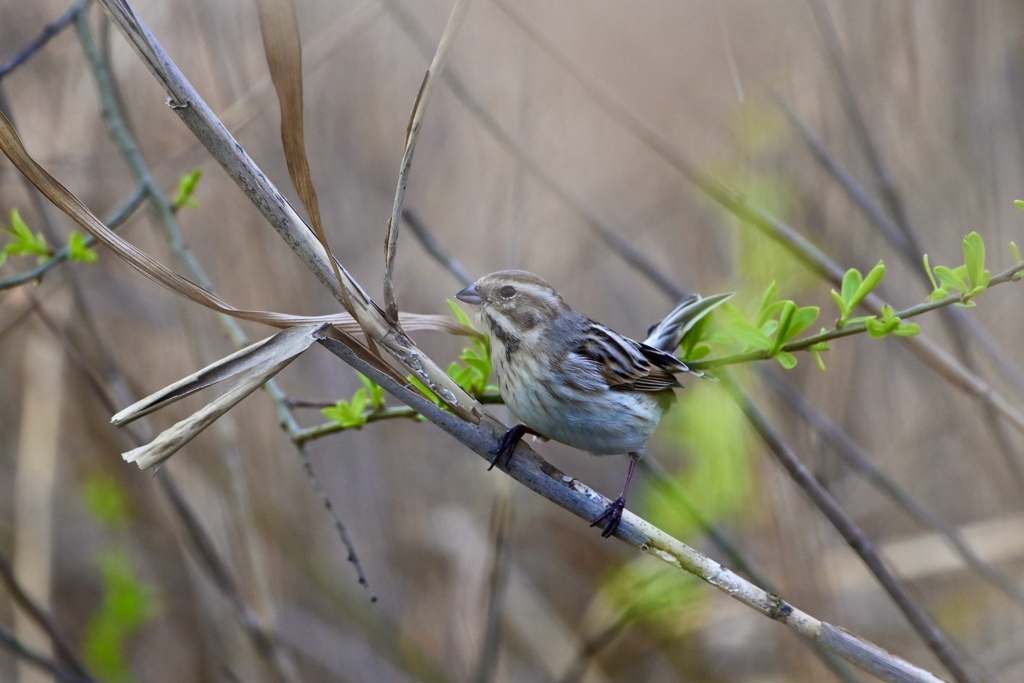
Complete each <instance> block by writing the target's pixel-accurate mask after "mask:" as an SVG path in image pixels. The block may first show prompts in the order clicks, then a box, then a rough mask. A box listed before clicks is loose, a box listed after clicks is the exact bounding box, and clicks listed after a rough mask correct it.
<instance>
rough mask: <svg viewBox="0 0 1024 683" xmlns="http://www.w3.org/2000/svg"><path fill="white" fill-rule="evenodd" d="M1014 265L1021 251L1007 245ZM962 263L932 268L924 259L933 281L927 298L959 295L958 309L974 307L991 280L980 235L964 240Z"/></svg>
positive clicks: (970, 235) (937, 299) (970, 236)
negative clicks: (976, 299) (977, 297)
mask: <svg viewBox="0 0 1024 683" xmlns="http://www.w3.org/2000/svg"><path fill="white" fill-rule="evenodd" d="M1010 248H1011V250H1012V251H1013V252H1014V257H1015V258H1016V259H1017V262H1018V263H1019V262H1020V260H1021V259H1020V252H1019V251H1018V250H1017V245H1015V244H1012V243H1011V245H1010ZM963 250H964V262H963V265H959V266H957V267H956V268H948V267H946V266H935V267H934V268H932V267H931V264H930V263H929V262H928V255H927V254H925V256H924V268H925V270H926V271H927V272H928V277H929V278H930V279H931V281H932V287H933V289H934V291H933V292H932V293H931V296H930V297H929V299H930V300H931V301H939V300H942V299H946V298H948V297H950V296H955V295H958V296H959V297H960V301H959V302H958V303H957V304H956V305H957V306H963V307H965V308H971V307H973V306H974V305H975V303H974V302H973V301H971V299H972V298H974V297H976V296H978V295H979V294H981V293H982V292H984V291H985V290H986V289H988V284H989V282H990V281H991V280H992V273H990V272H989V271H988V269H987V268H985V242H984V240H982V239H981V235H979V234H978V233H976V232H972V233H971V234H969V235H968V236H967V237H965V238H964V241H963Z"/></svg>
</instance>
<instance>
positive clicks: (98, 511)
mask: <svg viewBox="0 0 1024 683" xmlns="http://www.w3.org/2000/svg"><path fill="white" fill-rule="evenodd" d="M82 495H83V497H84V498H85V506H86V508H88V510H89V512H91V513H92V515H93V516H94V517H95V518H96V519H98V520H99V521H100V522H102V523H103V524H105V525H106V526H112V527H113V526H121V525H123V524H125V523H126V522H128V521H129V519H130V518H131V515H130V514H129V512H128V501H127V500H125V496H124V490H123V489H122V488H121V484H120V483H119V482H118V481H117V479H115V478H114V477H111V476H109V475H100V474H97V475H93V476H90V477H89V478H87V479H86V480H85V483H84V485H83V487H82Z"/></svg>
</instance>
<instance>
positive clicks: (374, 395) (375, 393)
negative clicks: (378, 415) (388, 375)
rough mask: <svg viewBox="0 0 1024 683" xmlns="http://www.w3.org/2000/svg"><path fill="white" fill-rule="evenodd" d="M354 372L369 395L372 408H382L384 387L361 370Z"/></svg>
mask: <svg viewBox="0 0 1024 683" xmlns="http://www.w3.org/2000/svg"><path fill="white" fill-rule="evenodd" d="M356 374H357V375H359V381H360V382H362V384H363V387H364V388H365V389H366V393H367V395H368V396H369V397H370V404H371V405H372V406H373V409H374V410H375V411H377V410H381V409H383V408H384V402H385V396H384V387H382V386H380V385H379V384H377V383H376V382H374V381H373V380H372V379H370V378H369V377H367V376H366V375H364V374H363V373H361V372H357V373H356Z"/></svg>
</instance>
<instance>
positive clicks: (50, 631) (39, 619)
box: [0, 550, 94, 681]
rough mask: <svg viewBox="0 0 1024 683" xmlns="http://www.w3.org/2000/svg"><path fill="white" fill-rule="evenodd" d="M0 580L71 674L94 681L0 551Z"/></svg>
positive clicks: (5, 555) (4, 554)
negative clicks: (23, 586)
mask: <svg viewBox="0 0 1024 683" xmlns="http://www.w3.org/2000/svg"><path fill="white" fill-rule="evenodd" d="M0 580H2V581H3V584H4V585H5V586H6V587H7V591H8V592H9V593H10V594H11V598H12V599H13V601H14V603H15V604H16V605H18V606H19V607H21V609H23V610H24V611H25V614H27V615H28V616H29V618H31V619H32V621H34V622H35V623H36V624H37V625H38V626H39V627H40V628H41V629H42V630H43V631H45V632H46V634H47V635H48V636H49V637H50V641H51V642H52V643H53V648H54V649H55V650H56V651H57V656H58V657H59V658H60V660H61V661H62V662H63V663H64V664H65V665H66V666H67V667H68V668H70V670H71V673H72V674H74V676H75V677H77V678H78V679H81V680H87V681H92V680H94V679H93V677H92V674H90V673H89V670H88V669H87V668H86V667H85V663H84V662H82V660H80V659H79V658H78V655H77V654H75V650H74V648H73V647H71V643H69V642H68V641H67V639H66V638H65V637H64V634H62V633H61V632H60V631H59V630H58V629H57V625H56V624H55V623H54V622H53V619H51V618H50V615H49V614H47V613H46V610H44V609H43V608H42V606H40V605H39V603H37V602H36V601H35V599H34V598H33V597H32V596H31V595H29V594H28V593H27V592H26V591H25V589H24V588H22V586H21V583H20V582H19V581H18V577H16V576H15V575H14V568H13V566H12V565H11V561H10V559H9V558H8V557H7V554H6V553H4V552H3V551H2V550H0Z"/></svg>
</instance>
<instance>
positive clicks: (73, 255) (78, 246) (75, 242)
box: [68, 231, 99, 263]
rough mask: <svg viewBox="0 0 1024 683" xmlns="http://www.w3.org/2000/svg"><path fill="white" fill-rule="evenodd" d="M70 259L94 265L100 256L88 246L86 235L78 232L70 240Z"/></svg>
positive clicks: (73, 233) (72, 234)
mask: <svg viewBox="0 0 1024 683" xmlns="http://www.w3.org/2000/svg"><path fill="white" fill-rule="evenodd" d="M68 258H69V259H71V260H72V261H81V262H82V263H93V262H94V261H95V260H96V259H97V258H99V255H98V254H97V253H96V250H94V249H92V248H90V247H89V246H88V245H87V244H86V240H85V235H83V234H82V233H80V232H77V231H76V232H72V233H71V237H70V238H68Z"/></svg>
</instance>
